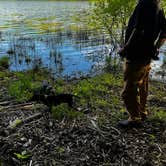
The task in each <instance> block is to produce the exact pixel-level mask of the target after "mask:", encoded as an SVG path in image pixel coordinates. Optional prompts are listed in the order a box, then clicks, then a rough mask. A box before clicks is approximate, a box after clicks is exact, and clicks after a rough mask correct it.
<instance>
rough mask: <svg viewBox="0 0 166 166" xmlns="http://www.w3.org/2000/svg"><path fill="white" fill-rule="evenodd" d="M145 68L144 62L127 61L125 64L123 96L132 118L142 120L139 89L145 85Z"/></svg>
mask: <svg viewBox="0 0 166 166" xmlns="http://www.w3.org/2000/svg"><path fill="white" fill-rule="evenodd" d="M145 69H146V65H142V64H132V63H126V66H125V71H124V88H123V91H122V98H123V100H124V103H125V106H126V109H127V111H128V112H129V119H131V120H141V113H142V106H141V104H140V94H139V89H140V87H141V86H143V82H144V81H143V80H144V78H145V75H146V70H145ZM141 92H143V91H141ZM142 100H143V98H142ZM142 100H141V101H142Z"/></svg>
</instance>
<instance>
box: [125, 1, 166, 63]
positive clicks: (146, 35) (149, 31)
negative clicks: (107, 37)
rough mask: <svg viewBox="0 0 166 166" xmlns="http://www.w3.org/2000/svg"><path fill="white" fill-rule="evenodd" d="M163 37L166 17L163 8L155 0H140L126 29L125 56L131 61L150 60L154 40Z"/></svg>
mask: <svg viewBox="0 0 166 166" xmlns="http://www.w3.org/2000/svg"><path fill="white" fill-rule="evenodd" d="M133 31H134V33H133ZM165 37H166V19H165V16H164V12H163V10H162V9H161V8H160V7H159V5H158V3H156V2H155V0H140V1H139V3H138V4H137V6H136V7H135V10H134V12H133V14H132V15H131V17H130V19H129V23H128V27H127V30H126V35H125V43H128V48H127V55H126V58H127V59H129V60H132V61H144V60H150V59H151V57H152V56H153V54H154V52H155V41H156V40H157V39H158V38H165Z"/></svg>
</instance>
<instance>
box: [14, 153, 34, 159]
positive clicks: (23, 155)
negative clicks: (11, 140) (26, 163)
mask: <svg viewBox="0 0 166 166" xmlns="http://www.w3.org/2000/svg"><path fill="white" fill-rule="evenodd" d="M14 155H15V156H16V157H17V158H18V159H19V160H28V159H29V158H30V157H31V155H30V154H20V153H14Z"/></svg>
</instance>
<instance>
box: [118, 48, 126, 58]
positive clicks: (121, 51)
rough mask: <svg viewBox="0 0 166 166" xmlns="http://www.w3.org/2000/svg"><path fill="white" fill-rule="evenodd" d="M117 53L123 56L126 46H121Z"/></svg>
mask: <svg viewBox="0 0 166 166" xmlns="http://www.w3.org/2000/svg"><path fill="white" fill-rule="evenodd" d="M117 53H118V54H119V55H120V57H122V58H124V57H125V56H126V47H122V48H121V49H120V50H119V51H118V52H117Z"/></svg>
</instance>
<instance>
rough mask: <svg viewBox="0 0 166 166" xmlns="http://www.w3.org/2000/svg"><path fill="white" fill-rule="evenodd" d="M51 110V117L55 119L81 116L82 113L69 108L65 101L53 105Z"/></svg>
mask: <svg viewBox="0 0 166 166" xmlns="http://www.w3.org/2000/svg"><path fill="white" fill-rule="evenodd" d="M51 112H52V115H53V117H54V118H55V119H57V120H62V119H67V120H72V119H76V118H79V117H83V113H81V112H77V111H75V110H74V109H72V108H70V107H69V106H68V105H67V104H66V103H62V104H60V105H58V106H56V107H55V106H53V107H52V109H51Z"/></svg>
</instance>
